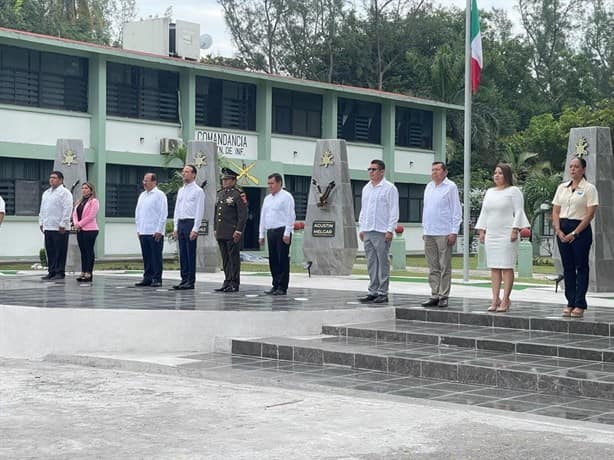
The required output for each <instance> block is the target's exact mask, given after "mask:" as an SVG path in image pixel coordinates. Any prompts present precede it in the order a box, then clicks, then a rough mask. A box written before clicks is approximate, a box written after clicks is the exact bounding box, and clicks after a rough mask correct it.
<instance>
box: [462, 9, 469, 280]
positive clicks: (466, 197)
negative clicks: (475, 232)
mask: <svg viewBox="0 0 614 460" xmlns="http://www.w3.org/2000/svg"><path fill="white" fill-rule="evenodd" d="M463 164H464V168H463V177H464V181H463V183H464V184H463V202H464V203H463V204H464V205H463V281H464V282H465V283H467V282H468V281H469V219H470V218H471V199H470V193H471V0H467V6H466V7H465V144H464V163H463Z"/></svg>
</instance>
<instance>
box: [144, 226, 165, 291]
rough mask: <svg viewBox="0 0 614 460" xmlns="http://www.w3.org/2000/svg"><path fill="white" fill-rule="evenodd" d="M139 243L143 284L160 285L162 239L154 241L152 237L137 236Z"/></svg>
mask: <svg viewBox="0 0 614 460" xmlns="http://www.w3.org/2000/svg"><path fill="white" fill-rule="evenodd" d="M139 242H140V243H141V255H142V256H143V281H144V282H145V283H154V282H155V283H161V282H162V261H163V259H162V251H163V249H164V237H161V238H160V240H158V241H156V239H155V238H154V236H153V235H139Z"/></svg>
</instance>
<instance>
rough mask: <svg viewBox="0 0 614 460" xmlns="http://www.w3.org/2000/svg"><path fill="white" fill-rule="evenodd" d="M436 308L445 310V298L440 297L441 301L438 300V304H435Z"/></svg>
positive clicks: (446, 303) (446, 299) (446, 304)
mask: <svg viewBox="0 0 614 460" xmlns="http://www.w3.org/2000/svg"><path fill="white" fill-rule="evenodd" d="M437 306H438V307H439V308H445V307H447V306H448V298H447V297H442V298H441V299H439V302H437Z"/></svg>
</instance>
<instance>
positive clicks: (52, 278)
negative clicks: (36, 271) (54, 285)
mask: <svg viewBox="0 0 614 460" xmlns="http://www.w3.org/2000/svg"><path fill="white" fill-rule="evenodd" d="M65 277H66V276H65V275H53V276H52V277H51V278H49V281H62V280H64V278H65Z"/></svg>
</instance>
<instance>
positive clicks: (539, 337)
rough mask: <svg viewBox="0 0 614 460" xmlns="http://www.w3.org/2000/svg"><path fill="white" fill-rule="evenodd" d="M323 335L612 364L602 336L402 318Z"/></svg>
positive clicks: (609, 343) (611, 348) (612, 343)
mask: <svg viewBox="0 0 614 460" xmlns="http://www.w3.org/2000/svg"><path fill="white" fill-rule="evenodd" d="M322 333H323V334H328V335H337V336H346V337H360V338H368V339H376V340H378V341H386V342H399V343H412V342H413V343H423V344H430V345H453V346H457V347H463V348H469V349H473V350H489V351H496V352H507V353H523V354H532V355H544V356H555V357H559V358H572V359H582V360H587V361H601V362H611V363H614V337H610V336H602V335H591V334H570V333H566V332H552V331H545V330H532V329H513V328H503V327H491V326H474V325H471V324H454V323H446V322H427V321H415V320H401V319H396V320H386V321H376V322H371V323H361V324H348V325H339V326H329V325H325V326H323V327H322Z"/></svg>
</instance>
